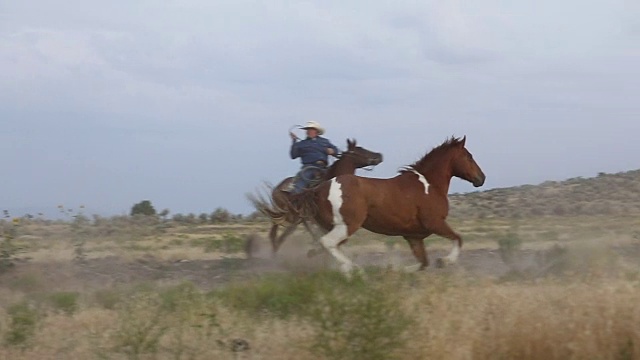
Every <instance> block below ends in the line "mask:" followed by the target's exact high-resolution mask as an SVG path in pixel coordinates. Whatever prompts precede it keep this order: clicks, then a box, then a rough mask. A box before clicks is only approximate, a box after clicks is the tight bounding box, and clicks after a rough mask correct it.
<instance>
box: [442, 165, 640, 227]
mask: <svg viewBox="0 0 640 360" xmlns="http://www.w3.org/2000/svg"><path fill="white" fill-rule="evenodd" d="M449 201H450V205H451V212H450V216H452V217H465V218H469V217H470V218H485V217H501V218H522V217H530V216H548V215H553V216H576V215H606V216H611V215H633V214H638V215H640V170H633V171H627V172H621V173H616V174H606V173H600V174H598V176H596V177H593V178H582V177H578V178H572V179H568V180H564V181H547V182H544V183H542V184H539V185H522V186H516V187H510V188H499V189H491V190H487V191H482V192H474V193H466V194H452V195H450V196H449Z"/></svg>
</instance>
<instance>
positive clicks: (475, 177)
mask: <svg viewBox="0 0 640 360" xmlns="http://www.w3.org/2000/svg"><path fill="white" fill-rule="evenodd" d="M466 140H467V137H466V136H465V137H463V138H462V140H458V141H456V142H455V143H454V144H453V146H452V148H453V149H454V153H453V157H452V168H453V176H456V177H459V178H461V179H464V180H467V181H468V182H470V183H472V184H473V186H475V187H480V186H482V185H483V184H484V180H485V175H484V173H483V172H482V169H480V166H478V164H477V163H476V162H475V160H473V155H471V153H470V152H469V151H468V150H467V148H465V147H464V145H465V142H466Z"/></svg>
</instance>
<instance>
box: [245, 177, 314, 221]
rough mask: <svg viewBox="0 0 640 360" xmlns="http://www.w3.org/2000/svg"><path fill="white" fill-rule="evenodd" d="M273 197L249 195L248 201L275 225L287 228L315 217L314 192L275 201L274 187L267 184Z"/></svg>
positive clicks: (257, 194)
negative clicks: (289, 225)
mask: <svg viewBox="0 0 640 360" xmlns="http://www.w3.org/2000/svg"><path fill="white" fill-rule="evenodd" d="M266 187H267V189H268V190H270V192H271V194H272V195H271V196H268V195H264V194H263V193H260V192H258V193H256V194H247V199H249V201H250V202H251V203H252V204H253V206H254V207H255V208H256V210H258V211H260V212H261V213H262V214H264V215H265V216H267V217H269V218H270V219H271V221H272V222H273V223H274V224H278V225H282V226H286V225H288V224H292V223H299V222H300V221H301V220H302V219H303V218H305V219H308V218H312V217H313V216H314V215H315V212H316V211H315V207H314V206H315V204H314V202H313V191H310V190H307V191H303V192H302V193H300V194H293V195H290V196H285V195H284V194H283V196H281V197H279V198H278V199H275V198H274V197H275V195H276V194H274V191H273V186H271V185H268V184H266Z"/></svg>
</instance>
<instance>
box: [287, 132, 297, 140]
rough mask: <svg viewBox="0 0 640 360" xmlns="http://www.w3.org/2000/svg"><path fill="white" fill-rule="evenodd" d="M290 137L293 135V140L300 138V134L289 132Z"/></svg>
mask: <svg viewBox="0 0 640 360" xmlns="http://www.w3.org/2000/svg"><path fill="white" fill-rule="evenodd" d="M289 137H291V140H293V141H295V140H298V136H297V135H296V134H294V133H292V132H290V133H289Z"/></svg>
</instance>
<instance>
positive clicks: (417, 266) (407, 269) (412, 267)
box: [404, 264, 422, 273]
mask: <svg viewBox="0 0 640 360" xmlns="http://www.w3.org/2000/svg"><path fill="white" fill-rule="evenodd" d="M420 269H422V264H415V265H409V266H405V267H404V272H406V273H414V272H416V271H419V270H420Z"/></svg>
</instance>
